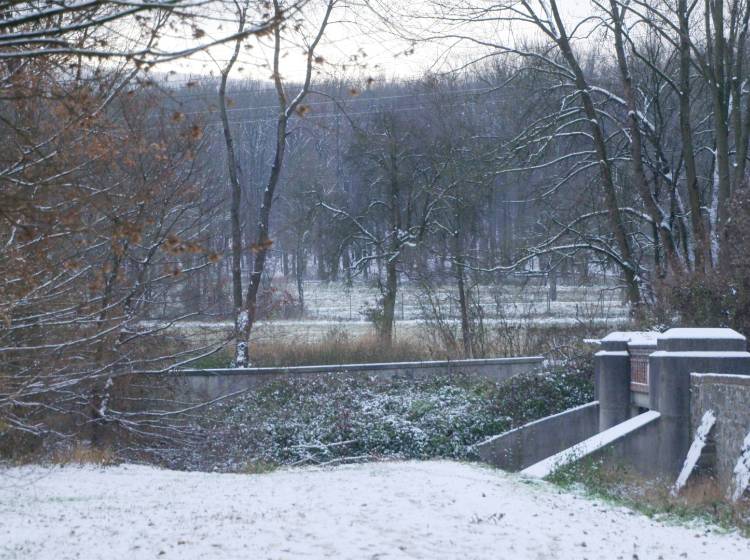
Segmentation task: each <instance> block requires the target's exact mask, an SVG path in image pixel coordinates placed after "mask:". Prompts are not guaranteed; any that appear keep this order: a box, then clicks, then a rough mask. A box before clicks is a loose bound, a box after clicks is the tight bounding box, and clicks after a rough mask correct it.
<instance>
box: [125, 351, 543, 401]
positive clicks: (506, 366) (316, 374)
mask: <svg viewBox="0 0 750 560" xmlns="http://www.w3.org/2000/svg"><path fill="white" fill-rule="evenodd" d="M543 363H544V358H543V357H542V356H528V357H517V358H490V359H478V360H443V361H426V362H390V363H375V364H332V365H315V366H297V367H286V368H277V367H264V368H244V369H237V368H225V369H177V370H173V371H169V372H140V373H139V374H138V375H140V376H142V377H143V378H144V379H150V380H152V381H155V382H159V383H162V382H166V383H167V384H168V385H169V388H170V390H171V394H172V398H174V399H176V400H179V401H183V402H196V401H197V402H201V401H209V400H214V399H217V398H219V397H222V396H225V395H230V394H233V393H237V392H241V391H246V390H253V389H255V388H258V387H260V386H262V385H263V384H265V383H270V382H273V381H289V380H293V379H301V378H304V379H309V380H311V381H312V380H314V379H316V378H320V377H323V376H326V375H330V374H347V375H353V376H355V377H356V376H362V377H363V378H367V379H372V380H376V381H377V380H381V381H388V380H393V379H404V380H419V379H431V378H434V377H439V376H445V375H459V374H461V375H468V376H470V377H474V378H477V379H487V380H490V381H504V380H506V379H509V378H511V377H514V376H516V375H520V374H522V373H530V372H533V371H539V370H540V369H541V367H542V364H543Z"/></svg>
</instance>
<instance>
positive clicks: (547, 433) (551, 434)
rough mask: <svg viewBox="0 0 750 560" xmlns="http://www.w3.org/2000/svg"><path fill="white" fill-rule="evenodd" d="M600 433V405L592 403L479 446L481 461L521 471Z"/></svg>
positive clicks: (490, 439) (494, 438) (486, 441)
mask: <svg viewBox="0 0 750 560" xmlns="http://www.w3.org/2000/svg"><path fill="white" fill-rule="evenodd" d="M598 431H599V403H598V402H596V401H595V402H591V403H588V404H585V405H583V406H579V407H576V408H572V409H570V410H566V411H565V412H561V413H560V414H555V415H553V416H547V417H546V418H542V419H541V420H537V421H535V422H530V423H528V424H525V425H523V426H520V427H518V428H516V429H513V430H510V431H508V432H505V433H503V434H500V435H497V436H494V437H491V438H489V439H487V440H485V441H483V442H482V443H480V444H478V445H477V446H476V449H477V452H478V453H479V456H480V458H481V459H482V461H484V462H486V463H490V464H491V465H494V466H496V467H500V468H501V469H505V470H507V471H520V470H522V469H525V468H526V467H528V466H529V465H533V464H534V463H537V462H539V461H541V460H543V459H545V458H547V457H549V456H550V455H554V454H555V453H558V452H560V451H562V450H564V449H567V448H568V447H571V446H573V445H575V444H577V443H579V442H581V441H583V440H585V439H587V438H590V437H591V436H593V435H594V434H596V433H597V432H598Z"/></svg>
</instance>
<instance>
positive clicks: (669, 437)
mask: <svg viewBox="0 0 750 560" xmlns="http://www.w3.org/2000/svg"><path fill="white" fill-rule="evenodd" d="M600 344H601V350H600V351H599V352H597V353H596V355H595V356H596V397H595V398H596V400H595V401H594V402H592V403H589V404H587V405H584V406H582V407H577V408H574V409H571V410H569V411H566V412H563V413H561V414H557V415H554V416H550V417H547V418H543V419H541V420H538V421H536V422H532V423H530V424H527V425H526V426H522V427H520V428H517V429H515V430H511V431H510V432H506V433H504V434H500V435H498V436H495V437H493V438H490V439H488V440H487V441H485V442H483V443H481V444H479V445H478V446H477V449H478V452H479V454H480V456H481V457H482V459H484V460H485V461H487V462H489V463H491V464H494V465H496V466H499V467H501V468H504V469H507V470H513V471H521V472H523V473H524V474H527V475H530V476H537V477H545V476H548V475H549V474H551V473H552V472H554V470H556V469H557V468H560V467H562V466H565V465H567V464H570V463H572V462H575V461H578V460H581V459H583V458H585V457H592V456H593V457H601V458H605V459H606V460H608V461H615V462H617V463H619V464H624V465H626V466H629V467H631V468H632V469H634V470H635V471H637V472H640V473H641V474H642V475H644V476H648V477H663V478H667V479H672V480H675V481H677V483H678V486H680V485H684V484H685V483H686V481H687V480H688V478H689V477H690V476H691V474H692V473H693V471H695V470H696V469H697V468H698V467H700V468H701V469H702V470H703V472H704V473H706V474H708V475H710V476H713V477H714V478H716V479H717V480H718V481H719V483H720V484H722V485H723V486H724V487H726V488H728V489H729V492H730V493H731V494H732V496H734V497H735V498H738V497H739V496H741V495H742V493H743V492H745V490H746V488H747V485H748V483H750V434H749V433H748V432H750V353H748V352H747V341H746V339H745V337H744V336H742V335H741V334H739V333H737V332H735V331H733V330H731V329H703V328H702V329H685V328H679V329H670V330H668V331H666V332H664V333H658V332H614V333H611V334H610V335H608V336H607V337H605V338H604V339H602V340H601V341H600Z"/></svg>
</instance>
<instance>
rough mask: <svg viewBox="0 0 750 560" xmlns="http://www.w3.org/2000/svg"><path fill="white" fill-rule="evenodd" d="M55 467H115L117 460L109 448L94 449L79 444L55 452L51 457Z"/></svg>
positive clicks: (50, 460) (50, 459)
mask: <svg viewBox="0 0 750 560" xmlns="http://www.w3.org/2000/svg"><path fill="white" fill-rule="evenodd" d="M48 460H49V462H50V463H52V464H53V465H100V466H106V465H114V464H115V463H116V462H117V460H116V458H115V454H114V452H113V451H112V450H111V449H109V448H100V447H92V446H90V445H86V444H83V443H77V444H75V445H73V446H70V447H64V448H60V449H57V450H55V451H54V452H53V453H51V454H50V456H49V459H48Z"/></svg>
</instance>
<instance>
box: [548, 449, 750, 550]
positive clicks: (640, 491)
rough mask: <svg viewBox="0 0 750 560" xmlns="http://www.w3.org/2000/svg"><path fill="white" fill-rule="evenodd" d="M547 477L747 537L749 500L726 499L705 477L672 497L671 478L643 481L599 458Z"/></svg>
mask: <svg viewBox="0 0 750 560" xmlns="http://www.w3.org/2000/svg"><path fill="white" fill-rule="evenodd" d="M551 479H552V481H553V482H555V483H557V484H560V485H562V486H570V485H572V484H582V485H583V487H584V488H585V489H586V491H587V492H589V493H591V494H593V495H595V496H597V497H599V498H602V499H605V500H609V501H613V502H615V503H621V504H624V505H626V506H628V507H630V508H633V509H635V510H637V511H640V512H642V513H645V514H646V515H649V516H653V515H667V516H669V517H673V518H675V519H678V520H686V521H687V520H694V519H702V520H704V521H707V522H709V523H713V524H717V525H719V526H720V527H723V528H726V529H738V530H739V531H740V532H742V533H743V534H744V535H745V536H748V537H750V500H748V499H743V500H740V501H739V502H732V501H730V500H729V499H728V498H727V494H726V491H725V490H724V489H722V488H721V487H720V486H719V484H718V483H717V481H716V480H715V479H714V478H712V477H709V476H697V477H693V478H691V480H690V481H689V483H688V484H687V486H686V487H685V488H683V489H682V491H681V492H680V493H679V494H678V495H676V496H675V495H673V494H672V492H671V490H672V483H673V482H674V481H673V480H663V479H656V480H644V478H643V477H642V476H640V475H639V474H638V473H636V472H634V471H633V470H631V469H629V468H627V467H626V466H623V465H621V464H613V463H611V462H610V461H606V460H601V459H600V460H597V461H582V462H580V463H578V464H576V465H573V466H570V467H567V468H566V469H562V470H561V472H557V473H555V474H553V475H552V477H551Z"/></svg>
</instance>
